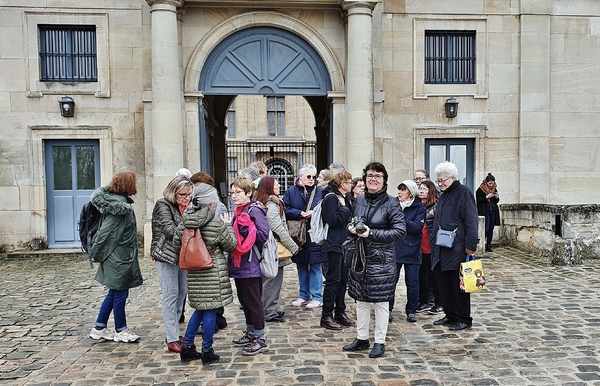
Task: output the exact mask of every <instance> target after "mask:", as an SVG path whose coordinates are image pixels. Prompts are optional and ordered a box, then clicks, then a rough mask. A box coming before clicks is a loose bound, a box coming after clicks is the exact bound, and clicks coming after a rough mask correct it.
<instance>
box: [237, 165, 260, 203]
mask: <svg viewBox="0 0 600 386" xmlns="http://www.w3.org/2000/svg"><path fill="white" fill-rule="evenodd" d="M239 176H240V177H246V178H249V179H250V180H252V183H253V184H254V191H255V192H256V189H257V188H258V183H259V182H260V170H258V169H257V168H254V167H249V168H246V169H242V170H240V172H239ZM253 199H254V197H253Z"/></svg>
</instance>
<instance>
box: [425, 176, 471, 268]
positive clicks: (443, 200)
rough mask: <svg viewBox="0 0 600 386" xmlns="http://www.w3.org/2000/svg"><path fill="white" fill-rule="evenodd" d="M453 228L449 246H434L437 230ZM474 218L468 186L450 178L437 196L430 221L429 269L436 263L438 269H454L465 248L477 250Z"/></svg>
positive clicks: (458, 263) (462, 256)
mask: <svg viewBox="0 0 600 386" xmlns="http://www.w3.org/2000/svg"><path fill="white" fill-rule="evenodd" d="M440 227H441V229H443V230H446V231H452V230H454V229H456V238H455V239H454V245H453V246H452V248H445V247H440V246H437V245H435V240H436V234H437V231H438V230H439V229H440ZM477 229H478V218H477V206H476V205H475V197H474V196H473V192H472V191H471V189H469V187H468V186H465V185H462V184H461V183H460V182H458V181H454V182H453V183H452V185H450V186H449V187H448V189H446V190H445V191H443V192H442V194H441V195H440V200H439V201H438V202H437V209H436V212H435V217H434V221H433V231H432V232H431V233H430V234H429V240H430V242H431V268H434V267H435V266H436V264H437V263H438V262H439V263H440V268H441V269H442V271H458V270H459V268H460V263H462V262H463V261H465V257H466V255H467V253H466V251H465V248H467V249H470V250H473V251H474V250H476V249H477V243H478V242H479V237H478V234H477Z"/></svg>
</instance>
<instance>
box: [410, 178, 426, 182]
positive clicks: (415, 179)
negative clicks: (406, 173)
mask: <svg viewBox="0 0 600 386" xmlns="http://www.w3.org/2000/svg"><path fill="white" fill-rule="evenodd" d="M426 179H427V178H426V177H415V178H413V181H414V182H417V181H423V180H426Z"/></svg>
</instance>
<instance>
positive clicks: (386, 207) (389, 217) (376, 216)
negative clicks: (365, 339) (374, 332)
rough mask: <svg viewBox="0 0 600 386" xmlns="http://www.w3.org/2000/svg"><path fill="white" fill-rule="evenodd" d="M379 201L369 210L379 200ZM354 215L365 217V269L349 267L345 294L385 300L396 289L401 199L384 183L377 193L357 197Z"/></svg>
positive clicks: (401, 231) (364, 299)
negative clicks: (357, 269)
mask: <svg viewBox="0 0 600 386" xmlns="http://www.w3.org/2000/svg"><path fill="white" fill-rule="evenodd" d="M379 202H381V205H380V206H379V207H378V208H377V210H376V211H375V212H374V213H373V214H371V213H370V211H372V210H373V209H374V208H375V207H376V206H377V205H378V203H379ZM354 216H360V217H363V218H365V219H367V220H368V221H367V222H366V224H367V226H368V227H369V228H370V231H369V237H368V238H367V239H366V240H365V243H364V245H365V261H366V263H365V266H366V267H365V272H364V273H363V274H359V273H356V272H353V271H350V277H349V279H348V294H349V295H350V297H352V298H353V299H355V300H358V301H362V302H369V303H379V302H387V301H389V300H390V299H392V298H393V297H394V293H395V290H396V251H395V249H394V242H395V241H399V240H402V239H403V238H404V236H405V235H406V223H405V221H404V213H403V212H402V208H401V207H400V203H399V202H398V200H397V199H396V198H394V197H391V196H390V195H388V194H387V185H384V187H383V189H382V190H381V191H379V192H377V193H373V194H372V193H368V192H365V193H364V194H362V195H360V196H358V197H357V198H356V206H355V208H354Z"/></svg>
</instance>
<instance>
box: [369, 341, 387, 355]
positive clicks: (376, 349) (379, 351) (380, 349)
mask: <svg viewBox="0 0 600 386" xmlns="http://www.w3.org/2000/svg"><path fill="white" fill-rule="evenodd" d="M384 352H385V345H384V344H383V343H375V344H374V345H373V349H372V350H371V352H370V353H369V358H379V357H380V356H382V355H383V353H384Z"/></svg>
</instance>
